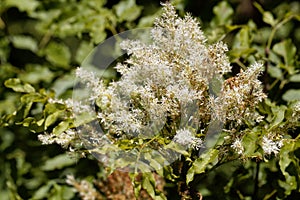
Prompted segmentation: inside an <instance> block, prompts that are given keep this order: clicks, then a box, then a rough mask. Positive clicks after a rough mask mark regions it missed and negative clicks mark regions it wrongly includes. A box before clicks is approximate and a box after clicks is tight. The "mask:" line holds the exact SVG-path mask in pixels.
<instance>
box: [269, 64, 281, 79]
mask: <svg viewBox="0 0 300 200" xmlns="http://www.w3.org/2000/svg"><path fill="white" fill-rule="evenodd" d="M268 73H269V74H270V76H271V77H273V78H277V79H279V80H282V79H283V78H284V77H283V74H282V71H281V69H280V68H279V67H273V66H269V67H268Z"/></svg>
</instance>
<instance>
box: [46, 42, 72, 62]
mask: <svg viewBox="0 0 300 200" xmlns="http://www.w3.org/2000/svg"><path fill="white" fill-rule="evenodd" d="M45 54H46V58H47V60H48V61H49V62H51V63H53V64H54V65H58V66H62V67H68V65H69V61H70V58H71V53H70V50H69V48H68V47H67V46H66V45H65V44H63V43H57V42H51V43H50V44H49V45H48V46H47V47H46V49H45Z"/></svg>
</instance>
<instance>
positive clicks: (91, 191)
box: [66, 175, 102, 200]
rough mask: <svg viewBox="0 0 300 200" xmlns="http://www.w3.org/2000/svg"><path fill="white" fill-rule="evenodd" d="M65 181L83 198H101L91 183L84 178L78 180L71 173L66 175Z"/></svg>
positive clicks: (92, 199) (88, 199)
mask: <svg viewBox="0 0 300 200" xmlns="http://www.w3.org/2000/svg"><path fill="white" fill-rule="evenodd" d="M66 183H67V184H69V185H71V186H73V188H74V189H75V190H76V191H77V192H79V195H80V197H81V198H82V199H83V200H97V199H102V198H101V196H100V194H99V193H98V192H97V190H96V189H95V188H94V187H93V186H92V184H91V183H89V182H88V181H86V180H82V181H79V182H78V181H77V180H76V179H75V177H74V176H73V175H67V179H66Z"/></svg>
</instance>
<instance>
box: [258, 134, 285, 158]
mask: <svg viewBox="0 0 300 200" xmlns="http://www.w3.org/2000/svg"><path fill="white" fill-rule="evenodd" d="M282 145H283V143H282V140H278V141H273V140H271V139H270V136H264V137H263V139H262V148H263V150H264V152H265V153H266V154H268V155H270V154H272V153H274V154H275V155H277V154H278V153H279V151H280V148H281V147H282Z"/></svg>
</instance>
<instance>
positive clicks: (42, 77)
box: [18, 64, 55, 84]
mask: <svg viewBox="0 0 300 200" xmlns="http://www.w3.org/2000/svg"><path fill="white" fill-rule="evenodd" d="M54 77H55V75H54V73H53V72H52V71H50V70H49V67H46V66H41V65H34V64H30V65H27V66H26V72H24V73H20V74H18V78H19V79H20V80H22V81H24V82H27V83H30V84H37V83H39V82H41V81H45V82H47V83H49V82H51V81H52V80H53V78H54Z"/></svg>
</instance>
